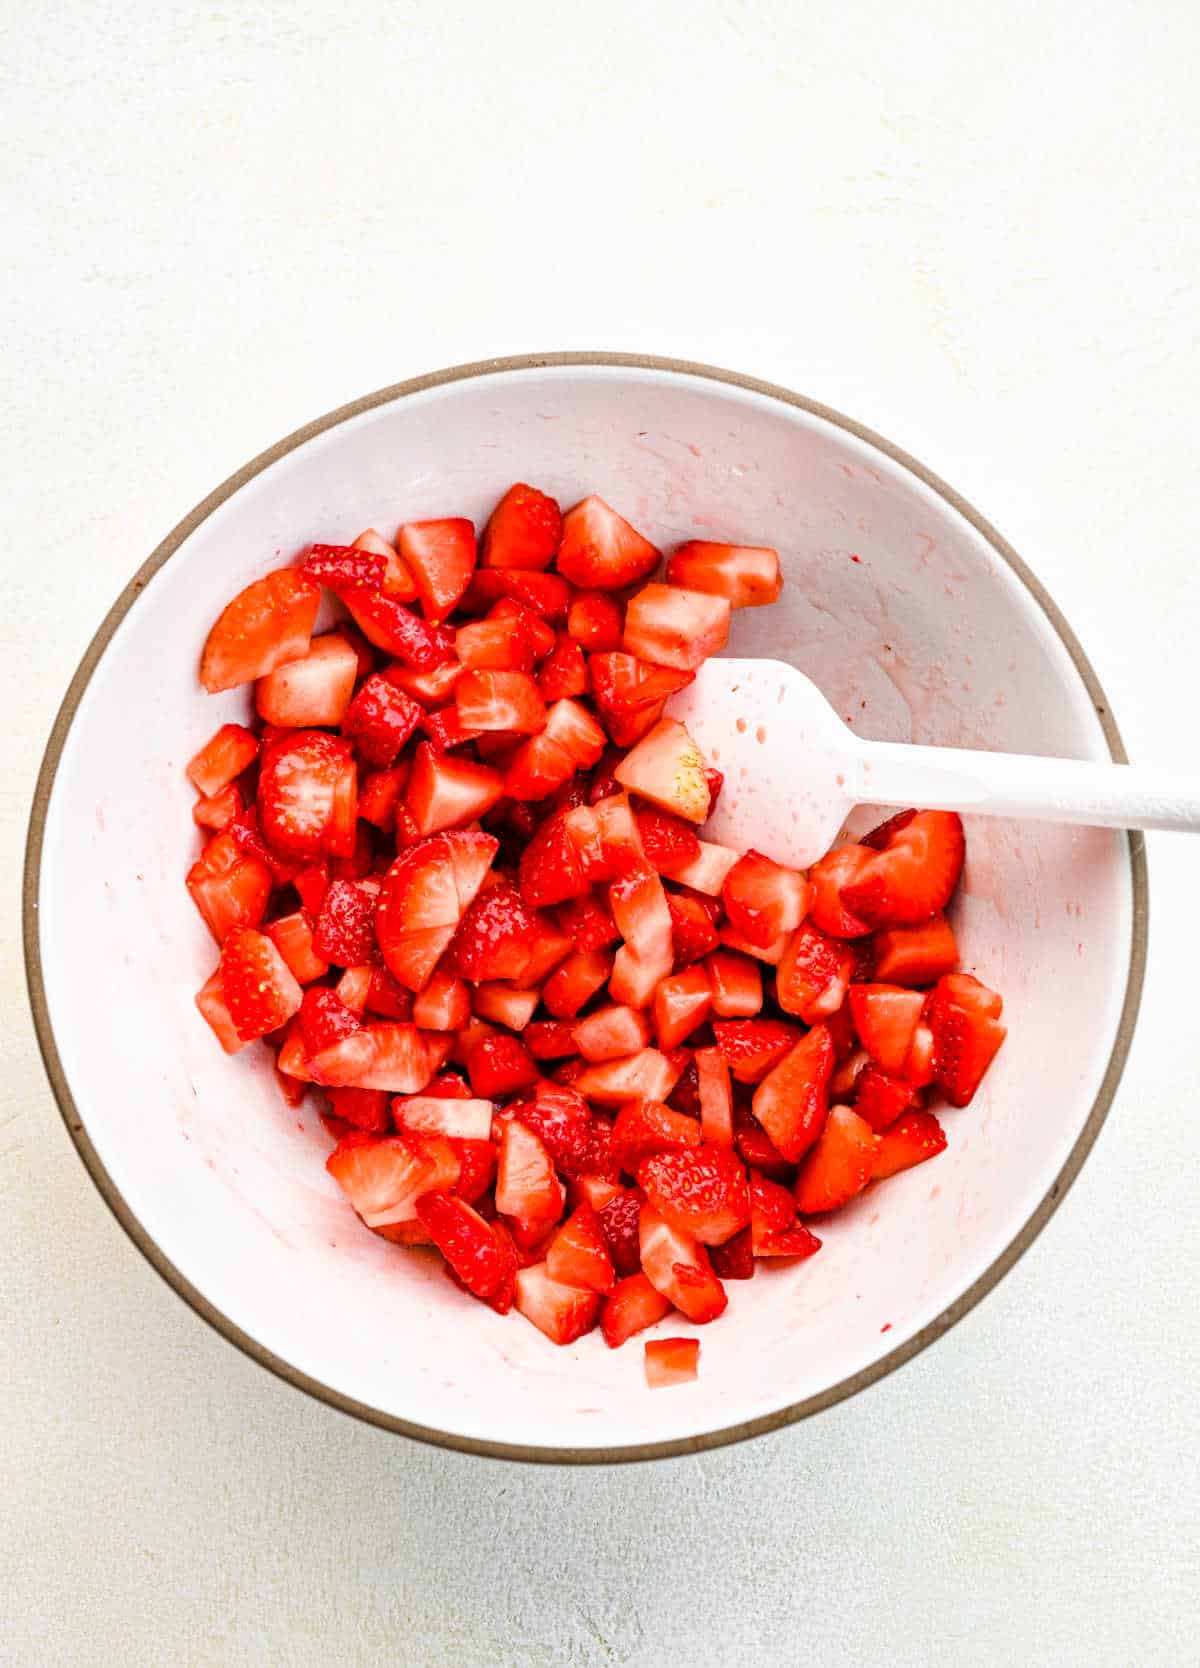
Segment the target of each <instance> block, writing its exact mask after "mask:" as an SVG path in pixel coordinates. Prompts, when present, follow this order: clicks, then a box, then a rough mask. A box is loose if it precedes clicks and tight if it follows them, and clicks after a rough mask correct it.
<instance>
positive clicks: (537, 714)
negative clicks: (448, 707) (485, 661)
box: [454, 669, 546, 735]
mask: <svg viewBox="0 0 1200 1668" xmlns="http://www.w3.org/2000/svg"><path fill="white" fill-rule="evenodd" d="M454 701H455V705H456V706H457V707H458V716H459V720H460V722H461V723H462V724H463V725H464V726H465V727H466V728H467V729H469V730H488V731H492V730H503V731H504V732H505V733H506V734H517V735H536V734H537V732H538V731H539V730H542V729H544V728H545V726H546V703H545V702H544V701H543V700H542V697H541V695H540V694H539V693H538V687H537V684H536V683H534V681H533V679H532V678H531V677H530V676H529V674H528V672H479V671H475V670H473V669H468V670H467V671H465V672H464V673H463V675H462V677H461V678H459V680H458V682H457V683H456V684H455V686H454Z"/></svg>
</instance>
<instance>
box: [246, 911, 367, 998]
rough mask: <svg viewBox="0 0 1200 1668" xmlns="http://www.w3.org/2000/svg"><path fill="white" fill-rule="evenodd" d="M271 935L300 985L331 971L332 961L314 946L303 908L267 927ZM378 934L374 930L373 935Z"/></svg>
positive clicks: (268, 933)
mask: <svg viewBox="0 0 1200 1668" xmlns="http://www.w3.org/2000/svg"><path fill="white" fill-rule="evenodd" d="M266 933H267V937H268V938H269V939H270V940H271V942H272V944H274V946H275V948H276V949H277V950H278V951H279V954H280V955H281V956H282V957H283V959H284V961H286V962H287V964H288V967H289V968H290V969H291V971H292V974H293V976H294V977H295V979H296V982H297V984H301V985H310V984H312V982H313V980H314V979H323V978H324V977H325V975H326V973H328V971H329V963H328V961H324V960H322V958H321V957H320V956H319V955H318V954H317V953H316V951H315V950H314V949H313V930H312V926H311V924H310V922H309V919H308V916H307V915H305V913H304V911H303V910H299V909H298V910H297V911H296V912H295V914H294V915H281V916H279V917H278V919H277V920H274V921H271V922H270V923H269V924H268V926H267V928H266ZM373 937H374V933H372V938H373Z"/></svg>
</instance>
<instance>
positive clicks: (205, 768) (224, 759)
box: [187, 724, 258, 798]
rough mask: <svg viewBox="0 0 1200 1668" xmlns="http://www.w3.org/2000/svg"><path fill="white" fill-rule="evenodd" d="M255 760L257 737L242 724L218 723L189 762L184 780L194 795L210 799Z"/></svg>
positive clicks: (256, 755)
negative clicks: (192, 789) (216, 729)
mask: <svg viewBox="0 0 1200 1668" xmlns="http://www.w3.org/2000/svg"><path fill="white" fill-rule="evenodd" d="M257 757H258V737H257V736H255V735H252V734H251V733H250V731H249V730H247V729H246V728H245V726H244V725H242V724H222V725H221V728H220V729H219V730H218V731H217V732H216V734H215V735H211V736H209V738H208V740H207V741H206V742H205V743H204V746H203V747H202V748H201V749H200V751H199V752H198V753H197V754H196V755H195V757H194V758H192V759H191V760H190V761H189V763H188V767H187V778H188V781H189V782H190V783H191V784H192V786H193V787H194V788H195V790H196V792H197V793H199V794H203V795H204V796H205V797H206V798H211V796H212V795H213V794H218V793H220V792H221V789H222V788H224V787H227V786H228V784H229V783H230V782H232V781H233V779H234V777H235V776H240V775H241V774H242V772H243V770H246V769H247V768H248V767H249V766H250V765H252V764H253V763H254V761H255V759H257Z"/></svg>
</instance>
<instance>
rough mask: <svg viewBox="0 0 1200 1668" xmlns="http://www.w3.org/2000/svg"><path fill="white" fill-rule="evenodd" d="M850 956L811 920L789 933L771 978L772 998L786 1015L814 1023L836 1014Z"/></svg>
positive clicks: (850, 968)
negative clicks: (773, 982) (772, 983)
mask: <svg viewBox="0 0 1200 1668" xmlns="http://www.w3.org/2000/svg"><path fill="white" fill-rule="evenodd" d="M853 971H854V956H853V954H852V952H851V951H850V950H848V949H847V947H846V945H845V943H844V942H843V941H842V940H841V939H837V938H830V937H828V935H827V934H825V933H823V932H822V931H821V929H820V928H819V927H814V926H813V924H812V922H811V921H805V922H803V923H802V924H801V925H800V926H799V927H797V929H796V931H795V932H794V933H793V934H792V936H791V938H790V939H789V941H788V947H787V949H786V950H785V951H784V952H783V957H782V959H781V960H780V962H779V967H778V971H777V972H776V975H775V999H776V1001H777V1002H778V1003H779V1006H780V1007H781V1008H782V1009H783V1011H784V1013H786V1014H797V1015H799V1017H800V1018H801V1019H802V1020H804V1022H805V1024H807V1025H812V1024H815V1023H816V1021H817V1020H819V1019H826V1018H827V1017H828V1016H829V1015H830V1014H833V1013H836V1012H837V1010H838V1009H839V1008H840V1007H841V1006H842V1003H843V1002H844V1001H845V998H846V991H847V988H848V986H849V984H850V975H851V973H852V972H853Z"/></svg>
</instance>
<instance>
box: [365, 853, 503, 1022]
mask: <svg viewBox="0 0 1200 1668" xmlns="http://www.w3.org/2000/svg"><path fill="white" fill-rule="evenodd" d="M497 849H498V841H496V840H495V839H494V838H493V837H492V836H491V835H490V834H472V833H452V834H438V835H435V836H434V837H433V838H432V839H427V840H422V841H420V842H419V843H418V844H417V845H415V846H410V847H409V849H408V850H407V851H406V852H404V853H403V855H402V856H400V857H398V858H397V859H396V861H395V863H393V865H392V867H391V868H390V869H389V870H388V872H387V874H386V875H385V876H384V879H383V884H382V887H381V889H380V893H379V901H378V905H377V908H376V912H375V930H376V934H377V936H378V940H379V947H380V949H381V950H382V952H383V959H384V961H385V962H386V963H387V966H388V969H389V970H390V972H391V973H392V974H393V975H394V976H395V977H396V978H397V979H398V980H399V981H400V983H401V984H402V985H405V986H406V987H407V988H408V989H409V990H414V991H416V990H420V989H421V987H422V985H424V983H425V981H426V980H427V979H428V978H429V975H430V974H431V973H432V972H433V970H434V968H435V967H436V965H437V962H438V959H439V958H440V956H441V955H442V953H443V951H444V950H445V949H446V948H447V946H448V945H449V943H450V940H451V939H452V938H453V937H454V930H455V928H456V927H457V926H458V923H459V921H460V919H461V918H462V916H463V915H464V914H465V912H466V910H467V908H468V907H469V905H470V904H471V902H472V900H473V899H474V897H475V894H476V893H477V892H478V890H479V888H480V886H481V885H482V883H483V877H484V875H485V874H486V873H487V871H488V868H489V867H490V865H491V861H492V858H493V857H494V856H495V854H496V851H497Z"/></svg>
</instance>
